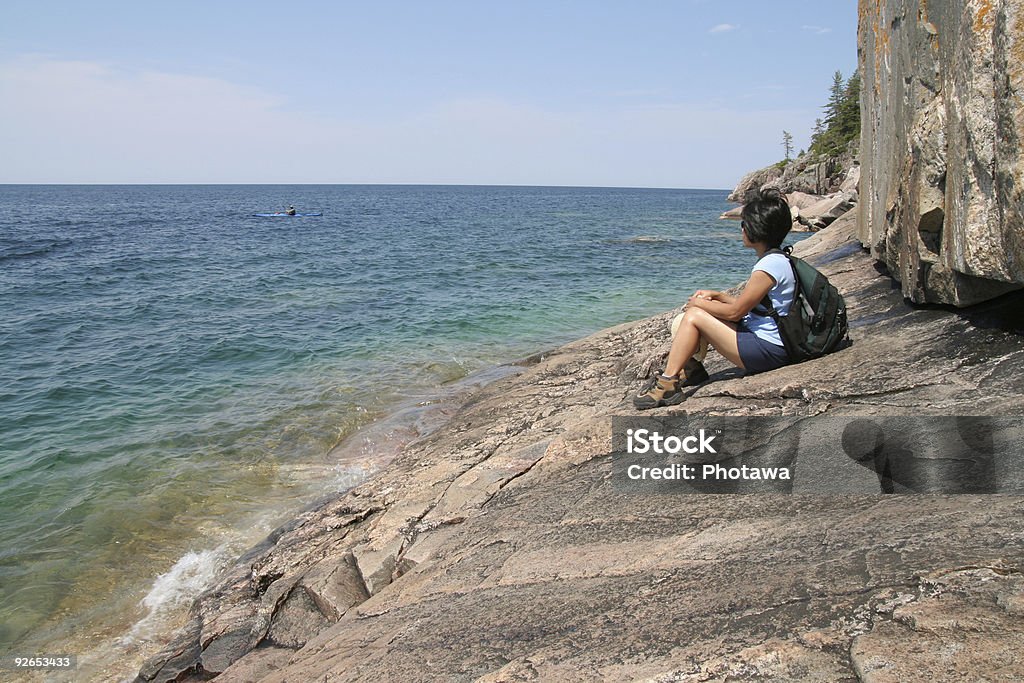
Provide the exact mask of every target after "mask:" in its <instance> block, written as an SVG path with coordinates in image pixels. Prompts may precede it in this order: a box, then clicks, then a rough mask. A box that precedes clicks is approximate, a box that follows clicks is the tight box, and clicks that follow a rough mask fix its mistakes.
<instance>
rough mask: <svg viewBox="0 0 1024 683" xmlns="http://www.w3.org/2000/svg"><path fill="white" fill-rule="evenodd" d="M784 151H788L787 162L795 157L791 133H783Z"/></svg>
mask: <svg viewBox="0 0 1024 683" xmlns="http://www.w3.org/2000/svg"><path fill="white" fill-rule="evenodd" d="M782 149H784V150H786V161H789V159H790V157H791V156H793V136H792V135H791V134H790V133H789V131H785V130H784V131H782Z"/></svg>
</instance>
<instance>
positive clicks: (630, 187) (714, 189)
mask: <svg viewBox="0 0 1024 683" xmlns="http://www.w3.org/2000/svg"><path fill="white" fill-rule="evenodd" d="M125 185H128V186H140V187H146V186H205V187H213V186H223V185H228V186H280V185H289V186H296V185H300V186H301V185H310V186H314V185H334V186H355V187H521V188H526V187H536V188H565V189H580V190H705V191H709V192H731V191H732V188H719V187H665V186H661V187H654V186H648V185H533V184H515V183H309V182H304V183H187V182H166V183H156V182H153V183H144V182H128V183H89V182H71V183H38V182H37V183H16V182H0V186H12V187H47V186H49V187H52V186H65V187H120V186H125Z"/></svg>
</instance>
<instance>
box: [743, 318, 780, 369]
mask: <svg viewBox="0 0 1024 683" xmlns="http://www.w3.org/2000/svg"><path fill="white" fill-rule="evenodd" d="M736 346H737V347H738V348H739V352H740V360H741V361H743V367H744V369H745V370H746V371H747V374H751V375H752V374H754V373H757V372H765V371H767V370H774V369H775V368H781V367H782V366H783V365H789V356H788V355H786V347H784V346H778V345H776V344H772V343H771V342H767V341H765V340H764V339H761V338H760V337H758V336H757V335H756V334H754V333H753V332H751V331H750V330H748V329H747V328H745V327H743V326H742V325H741V326H740V327H739V328H737V330H736Z"/></svg>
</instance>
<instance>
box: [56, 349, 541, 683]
mask: <svg viewBox="0 0 1024 683" xmlns="http://www.w3.org/2000/svg"><path fill="white" fill-rule="evenodd" d="M543 353H545V352H539V353H538V354H532V355H531V356H529V357H527V358H524V359H519V360H516V361H513V362H510V363H503V364H499V365H493V366H489V367H484V368H482V369H480V370H477V371H475V372H473V373H471V374H469V375H466V376H464V377H462V378H459V379H456V380H453V381H450V382H447V383H444V384H440V385H437V386H435V387H432V388H430V390H429V391H427V392H425V393H424V395H420V396H416V397H414V398H408V399H406V400H403V401H401V402H399V403H397V404H395V405H394V406H392V408H391V409H390V410H389V411H388V412H386V413H385V414H383V415H381V416H380V417H378V418H377V419H376V420H374V421H372V422H369V423H367V424H365V425H363V426H362V427H360V428H358V429H357V430H356V431H354V432H353V433H351V434H349V435H347V436H346V437H345V438H344V439H342V440H341V441H340V442H339V443H337V444H336V445H334V446H333V447H331V448H330V449H329V450H328V452H327V453H326V454H325V455H324V456H323V464H324V465H326V468H325V470H324V472H325V474H326V473H332V475H333V474H335V473H336V474H337V475H338V476H336V477H334V476H332V478H331V483H330V490H329V491H326V492H324V491H320V492H317V491H315V490H313V489H310V490H309V491H307V492H306V494H307V496H308V497H307V498H306V500H305V502H301V501H299V502H298V505H293V506H292V507H291V509H290V510H282V511H278V512H277V513H273V516H274V517H275V518H277V519H279V521H278V522H277V523H276V524H273V525H268V524H267V523H266V522H261V521H259V520H249V521H248V522H247V523H245V524H242V525H239V526H237V527H235V528H234V529H233V532H232V533H231V538H228V539H221V540H220V541H219V542H217V543H215V544H214V545H213V546H211V547H207V545H208V544H204V543H198V544H196V545H198V546H200V547H199V548H197V549H191V550H188V551H186V552H185V553H184V554H183V555H182V556H181V557H179V558H178V559H177V560H176V561H175V562H174V563H173V565H172V566H170V567H168V568H167V570H166V571H164V572H161V573H159V574H157V575H156V576H154V577H153V578H152V581H151V582H150V584H149V589H148V591H147V594H146V595H145V597H143V599H142V600H141V602H140V605H145V606H146V609H147V610H148V611H147V612H146V613H145V614H143V615H141V617H139V618H138V619H136V620H134V621H133V622H132V623H131V624H130V626H128V628H127V629H125V630H123V631H120V632H118V633H116V634H112V635H111V637H110V638H109V639H107V640H105V641H104V642H102V643H100V644H98V645H97V646H96V647H93V648H91V649H90V650H88V651H87V652H84V653H79V654H78V657H77V660H78V665H77V666H78V668H77V670H76V673H77V675H79V676H85V677H86V678H84V679H77V678H76V680H95V681H108V680H112V679H113V678H116V679H117V680H124V679H125V677H127V679H129V680H130V679H131V678H132V677H134V675H135V673H136V672H137V671H138V669H139V667H140V666H141V665H142V664H143V663H144V662H145V661H146V659H148V658H149V657H151V656H152V655H153V654H154V653H155V652H156V651H157V648H156V647H154V646H153V642H154V640H153V639H154V638H156V639H167V638H169V637H171V635H172V634H173V633H174V632H176V631H177V630H179V629H180V628H182V627H183V626H184V624H185V618H186V616H187V611H188V605H189V604H190V603H192V602H193V601H194V600H195V599H197V598H198V597H199V596H201V595H202V594H203V593H204V592H206V591H208V590H210V589H211V588H213V587H215V586H216V584H217V582H218V581H219V580H220V578H221V577H222V576H223V575H224V574H225V573H226V572H227V571H228V570H229V569H230V568H231V566H232V565H234V564H236V563H237V562H238V561H240V559H242V558H244V557H246V556H248V555H251V554H253V553H256V552H258V551H259V549H260V548H262V547H263V546H265V545H266V543H267V542H268V539H270V538H273V537H274V536H275V535H277V534H280V533H281V532H282V530H284V529H286V528H287V527H288V526H289V525H290V523H291V521H293V520H294V519H296V518H297V517H299V516H302V515H304V514H307V513H315V512H316V511H317V510H319V509H320V508H322V507H323V506H324V505H327V504H329V503H331V502H332V501H336V500H337V499H338V498H340V497H343V496H344V495H345V494H346V493H348V492H349V491H350V490H352V489H353V488H355V487H357V486H359V485H361V484H364V483H367V482H369V481H371V480H372V479H373V478H374V477H375V476H377V475H379V474H380V473H381V472H382V471H383V470H385V469H386V468H387V467H388V466H389V464H390V463H391V461H392V460H393V459H394V458H395V457H396V455H397V454H398V453H400V452H401V451H402V449H403V448H405V447H406V446H407V445H409V444H411V443H415V442H416V441H417V440H419V439H423V438H426V437H428V436H429V435H430V434H431V433H433V432H434V431H436V430H438V429H441V428H443V426H444V424H445V423H446V422H447V421H448V420H449V419H451V416H452V414H453V413H454V412H455V410H456V409H457V408H458V406H459V405H460V403H461V401H462V400H464V398H465V397H466V396H468V395H470V394H472V392H474V391H476V390H478V389H479V388H480V387H481V386H485V385H487V384H490V383H493V382H496V381H499V380H501V379H503V378H505V377H508V376H511V375H514V374H517V373H519V372H522V371H523V366H524V365H526V364H528V363H529V360H528V359H529V358H532V357H533V356H535V355H542V354H543ZM260 528H263V529H266V531H262V532H259V531H257V532H256V533H255V534H254V533H253V530H258V529H260ZM247 538H251V539H252V540H249V541H245V540H244V539H247ZM197 540H201V539H197ZM208 540H215V539H208ZM147 643H149V646H148V647H147ZM58 645H59V644H54V645H53V646H54V647H57V646H58ZM64 649H67V648H64ZM115 653H117V654H115ZM111 657H114V659H113V660H111Z"/></svg>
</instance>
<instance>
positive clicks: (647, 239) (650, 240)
mask: <svg viewBox="0 0 1024 683" xmlns="http://www.w3.org/2000/svg"><path fill="white" fill-rule="evenodd" d="M610 241H611V242H618V243H620V244H663V243H665V242H671V241H672V238H671V237H661V236H659V235H637V236H636V237H626V238H624V239H619V240H610Z"/></svg>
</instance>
